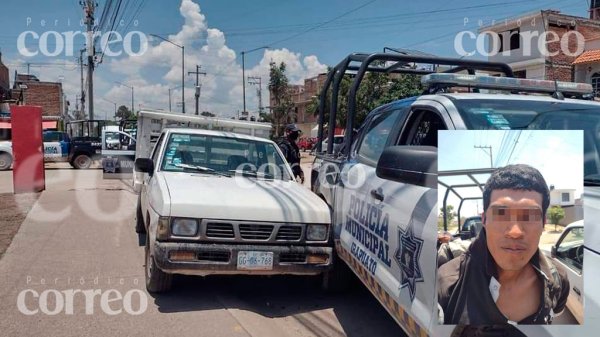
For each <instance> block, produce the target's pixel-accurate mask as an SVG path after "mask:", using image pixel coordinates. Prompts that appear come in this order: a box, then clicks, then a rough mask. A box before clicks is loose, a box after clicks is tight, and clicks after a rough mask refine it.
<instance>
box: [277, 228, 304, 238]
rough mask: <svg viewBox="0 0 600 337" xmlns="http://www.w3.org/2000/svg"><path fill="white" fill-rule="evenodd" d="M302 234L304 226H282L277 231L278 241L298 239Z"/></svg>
mask: <svg viewBox="0 0 600 337" xmlns="http://www.w3.org/2000/svg"><path fill="white" fill-rule="evenodd" d="M301 236H302V227H300V226H281V227H279V231H277V240H278V241H298V240H300V237H301Z"/></svg>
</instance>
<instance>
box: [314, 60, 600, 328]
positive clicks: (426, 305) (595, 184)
mask: <svg viewBox="0 0 600 337" xmlns="http://www.w3.org/2000/svg"><path fill="white" fill-rule="evenodd" d="M442 67H443V68H442ZM442 69H443V70H442ZM369 72H372V73H387V74H395V73H396V74H397V73H401V74H416V75H420V76H422V77H421V79H422V81H421V82H422V84H423V87H424V91H423V94H422V95H420V96H417V97H411V98H405V99H401V100H397V101H393V102H391V103H389V104H386V105H383V106H380V107H378V108H376V109H374V110H373V111H371V112H370V113H369V114H368V116H367V118H366V120H365V122H364V123H363V125H361V126H360V131H359V132H358V133H357V134H353V130H354V129H355V127H356V126H355V117H356V110H357V109H356V106H357V95H356V94H357V91H358V88H359V86H360V84H361V81H362V79H363V78H364V76H365V74H366V73H369ZM484 72H485V73H487V74H485V75H484V74H483V73H484ZM347 74H351V75H352V76H353V83H352V86H351V88H350V91H349V95H348V105H347V106H348V110H347V124H346V125H345V128H346V133H345V134H346V137H345V143H344V146H343V148H342V149H341V151H340V154H335V153H334V151H333V143H329V144H328V147H327V149H324V151H322V144H318V145H317V153H318V155H317V157H318V159H319V160H318V161H317V162H318V163H320V165H319V167H317V168H316V170H318V181H316V182H315V186H314V187H313V191H314V192H315V193H317V194H318V195H319V196H320V197H321V198H323V199H324V200H325V201H326V202H327V204H329V206H330V207H331V208H332V210H333V215H332V218H333V229H334V230H333V233H334V242H335V250H336V253H337V258H338V262H339V260H341V261H343V262H345V264H346V265H347V266H348V267H349V269H351V270H352V271H353V272H354V273H355V274H356V275H357V276H358V277H359V278H360V280H361V281H362V282H363V283H364V285H365V286H366V287H367V288H368V289H369V290H370V291H371V292H372V293H373V295H374V296H375V297H376V298H377V299H378V300H379V301H380V302H381V304H382V305H383V306H384V307H385V308H386V310H387V311H388V312H389V313H390V315H391V316H392V317H393V318H394V319H395V320H396V322H397V323H398V324H399V325H400V327H402V329H403V330H404V331H405V332H406V334H407V335H409V336H449V335H450V334H452V333H453V332H454V333H455V335H457V336H460V335H461V334H462V333H467V332H469V331H470V332H473V331H472V330H469V329H466V330H465V329H463V328H464V327H457V328H456V330H455V327H454V326H447V325H440V315H439V311H438V305H437V298H436V293H437V292H436V289H437V288H436V279H437V277H436V273H437V262H436V260H437V259H436V257H437V215H438V214H437V210H438V208H439V207H438V206H437V205H436V203H437V184H438V182H437V132H438V130H465V129H474V130H488V129H528V130H538V129H543V130H548V129H550V130H552V129H574V130H583V131H584V139H585V140H584V148H585V151H586V155H585V163H584V168H585V184H586V190H585V193H587V194H590V195H600V193H599V191H598V190H599V189H600V187H599V186H600V156H599V151H598V149H599V146H600V133H599V132H598V130H600V104H599V103H596V102H592V101H589V100H584V98H590V97H591V94H592V88H591V86H590V85H587V84H578V83H564V82H553V81H539V80H527V79H516V78H512V77H513V72H512V69H511V68H510V67H509V66H508V65H506V64H502V63H491V62H484V61H467V60H461V59H451V58H437V57H428V56H414V55H402V54H386V53H383V54H351V55H349V56H348V57H346V58H345V59H344V60H343V61H342V62H341V63H340V64H338V65H337V66H336V67H335V68H333V69H332V70H331V71H330V73H329V75H328V78H327V81H326V82H325V84H324V86H323V89H322V92H321V95H320V106H319V139H324V137H323V136H324V124H325V123H327V121H325V118H324V117H325V107H326V106H328V107H329V111H328V113H329V121H328V123H327V124H328V126H329V127H328V131H329V135H328V137H325V138H329V139H332V138H333V130H334V129H335V123H336V120H337V119H336V117H337V113H338V111H337V107H338V104H337V103H338V102H337V101H338V96H339V88H340V83H341V79H342V77H343V76H346V75H347ZM488 74H493V75H501V77H500V76H489V75H488ZM329 90H331V94H330V95H328V91H329ZM484 92H485V93H484ZM328 97H331V101H330V102H329V104H326V100H327V99H328ZM587 207H593V208H594V209H595V210H596V211H595V212H596V213H597V210H598V209H600V198H590V201H589V202H588V200H587V199H586V209H587ZM585 221H595V220H594V218H588V216H587V214H586V218H585ZM597 227H598V226H593V225H591V226H587V228H597ZM585 242H586V248H587V249H586V250H585V266H584V268H585V270H586V273H588V274H587V275H588V276H589V275H590V274H594V275H596V277H597V276H598V272H597V271H598V270H600V268H598V267H600V255H599V252H600V251H599V250H598V248H599V247H598V242H600V231H598V230H593V231H588V232H587V233H586V235H585ZM590 263H594V265H591V264H590ZM339 266H340V265H339V263H338V265H337V266H335V267H334V270H337V271H338V273H337V274H338V276H340V277H336V280H337V281H342V280H343V279H344V278H343V277H341V275H343V274H344V269H343V268H339ZM586 279H587V280H588V281H591V280H592V278H589V279H588V278H587V277H586ZM591 282H593V281H591ZM591 282H585V281H584V283H586V284H590V285H591V284H592V283H591ZM584 299H585V300H584V302H585V308H584V310H585V325H579V326H518V327H517V328H518V330H516V328H515V327H514V326H510V325H507V326H506V327H487V328H486V329H487V330H486V329H483V328H482V329H480V330H481V331H479V333H482V334H481V335H482V336H483V335H486V333H488V334H491V333H499V334H502V333H517V335H518V334H520V333H523V334H525V335H529V336H564V335H577V336H580V335H581V336H583V335H586V336H588V335H593V334H594V333H593V331H597V330H598V329H599V328H600V320H598V318H599V317H598V305H599V303H600V291H598V290H597V288H594V287H592V286H590V287H587V288H586V289H585V291H584ZM511 331H512V332H511Z"/></svg>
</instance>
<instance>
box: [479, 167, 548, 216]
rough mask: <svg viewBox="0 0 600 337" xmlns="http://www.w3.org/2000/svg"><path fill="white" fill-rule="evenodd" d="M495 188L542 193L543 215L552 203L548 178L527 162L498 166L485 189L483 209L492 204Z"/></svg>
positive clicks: (485, 209)
mask: <svg viewBox="0 0 600 337" xmlns="http://www.w3.org/2000/svg"><path fill="white" fill-rule="evenodd" d="M493 190H525V191H534V192H538V193H540V194H541V195H542V212H543V213H542V216H543V217H544V218H545V217H546V211H547V210H548V206H549V205H550V190H549V189H548V185H547V184H546V180H544V177H543V176H542V174H541V173H540V171H538V170H537V169H536V168H533V167H531V166H529V165H525V164H515V165H507V166H504V167H501V168H498V169H497V170H496V171H494V173H492V175H491V176H490V178H489V179H488V181H487V182H486V183H485V187H484V190H483V211H484V212H485V211H487V209H488V207H489V206H490V199H491V197H492V191H493Z"/></svg>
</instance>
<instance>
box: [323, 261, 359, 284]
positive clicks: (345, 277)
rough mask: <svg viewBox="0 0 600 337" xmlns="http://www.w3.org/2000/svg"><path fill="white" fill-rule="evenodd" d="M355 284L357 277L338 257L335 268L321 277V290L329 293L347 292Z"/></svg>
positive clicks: (334, 264)
mask: <svg viewBox="0 0 600 337" xmlns="http://www.w3.org/2000/svg"><path fill="white" fill-rule="evenodd" d="M355 284H356V276H354V273H353V272H352V271H351V270H350V268H349V267H348V266H347V265H346V263H345V262H344V261H342V260H341V259H340V258H338V257H337V256H335V260H334V263H333V268H332V269H331V270H329V271H328V272H326V273H323V275H322V276H321V288H322V289H323V290H325V291H328V292H334V293H337V292H345V291H348V290H350V289H351V288H352V287H353V286H354V285H355Z"/></svg>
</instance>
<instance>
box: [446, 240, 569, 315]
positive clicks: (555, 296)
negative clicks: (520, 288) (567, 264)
mask: <svg viewBox="0 0 600 337" xmlns="http://www.w3.org/2000/svg"><path fill="white" fill-rule="evenodd" d="M529 263H531V264H532V265H533V267H534V270H536V273H537V275H538V277H539V279H540V280H541V281H542V284H543V292H544V293H543V294H540V297H541V299H542V301H541V303H540V307H539V309H538V311H537V312H536V313H534V314H532V315H530V316H529V317H526V318H525V319H523V320H522V321H520V322H517V323H518V324H550V323H552V314H551V312H554V313H560V312H561V311H562V310H563V309H564V308H565V304H566V303H567V297H568V296H569V289H570V288H569V279H568V278H567V276H566V274H565V272H564V270H562V269H561V268H558V267H556V266H555V265H554V264H553V263H552V261H550V260H549V259H547V258H546V257H545V256H544V254H543V253H542V252H540V251H539V249H538V252H537V253H536V254H534V256H533V257H532V258H531V260H530V262H529ZM492 276H494V277H495V278H496V279H498V274H497V272H496V266H495V263H494V260H493V258H492V256H491V254H490V253H489V250H488V248H487V243H486V234H485V229H482V230H481V232H480V233H479V236H478V237H477V238H476V239H475V240H474V241H473V243H472V244H471V246H470V247H469V250H468V251H467V252H466V253H464V254H462V255H461V256H459V257H457V258H455V259H453V260H451V261H450V262H448V263H446V264H444V265H442V266H441V267H440V268H439V269H438V303H439V304H440V306H441V308H442V309H443V311H444V324H474V325H486V324H505V323H508V320H507V319H506V317H505V316H504V315H503V314H502V313H501V312H500V310H499V309H498V307H497V306H496V303H495V302H494V299H493V298H492V295H491V294H490V290H489V285H490V280H491V277H492Z"/></svg>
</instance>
